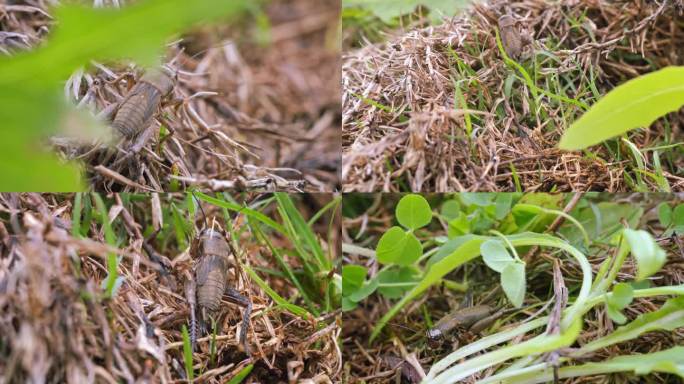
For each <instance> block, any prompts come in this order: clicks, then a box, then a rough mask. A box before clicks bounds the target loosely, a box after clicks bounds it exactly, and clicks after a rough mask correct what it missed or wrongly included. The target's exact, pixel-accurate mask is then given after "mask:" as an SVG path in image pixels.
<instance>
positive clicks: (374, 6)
mask: <svg viewBox="0 0 684 384" xmlns="http://www.w3.org/2000/svg"><path fill="white" fill-rule="evenodd" d="M470 1H471V0H343V1H342V4H343V6H344V7H345V8H346V7H361V8H364V9H368V10H369V11H371V12H373V14H375V15H376V16H377V17H378V18H379V19H381V20H382V21H383V22H384V23H387V24H389V23H390V22H391V21H392V19H394V18H395V17H399V16H402V15H407V14H410V13H413V12H414V11H415V10H416V7H417V6H419V5H423V6H426V7H427V8H429V9H430V17H431V18H432V19H433V20H434V21H437V20H439V18H440V17H442V16H446V17H449V16H454V15H456V14H457V13H458V12H459V11H461V10H463V9H465V8H466V7H467V6H468V4H469V3H470Z"/></svg>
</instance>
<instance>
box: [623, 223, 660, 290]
mask: <svg viewBox="0 0 684 384" xmlns="http://www.w3.org/2000/svg"><path fill="white" fill-rule="evenodd" d="M623 233H624V236H625V239H626V240H627V243H628V244H629V247H630V250H631V251H632V255H633V256H634V259H635V261H636V264H637V280H643V279H646V278H648V277H649V276H651V275H653V274H655V273H656V272H658V271H659V270H660V268H662V266H663V265H664V264H665V261H666V259H667V255H666V254H665V251H663V250H662V249H661V248H660V246H659V245H658V243H656V241H655V239H654V238H653V236H651V234H650V233H648V232H646V231H643V230H633V229H625V230H624V232H623Z"/></svg>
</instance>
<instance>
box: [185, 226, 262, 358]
mask: <svg viewBox="0 0 684 384" xmlns="http://www.w3.org/2000/svg"><path fill="white" fill-rule="evenodd" d="M192 253H193V256H195V257H196V258H197V262H196V264H195V267H194V276H193V280H194V281H193V282H192V283H191V286H190V287H188V288H186V295H187V296H188V301H189V302H190V306H191V308H190V311H191V323H192V324H191V339H192V343H193V346H194V344H195V341H196V326H197V320H196V315H195V304H196V306H197V309H198V310H199V315H200V316H199V317H200V321H201V323H200V324H201V325H202V326H201V329H203V331H202V332H204V330H205V329H206V325H207V324H208V322H209V321H216V320H217V319H216V317H217V316H218V315H219V312H220V311H219V310H220V307H221V300H222V298H223V297H226V298H227V299H228V301H230V302H232V303H234V304H238V305H240V306H242V307H245V310H244V313H243V316H242V324H241V325H240V335H239V339H240V344H242V345H243V347H244V349H245V352H246V353H247V354H249V353H250V352H249V347H248V345H247V330H248V329H249V319H250V315H251V312H252V302H251V301H250V300H249V298H247V297H246V296H243V295H242V294H240V293H239V292H238V291H237V290H235V289H234V288H232V287H230V281H229V279H230V271H231V270H232V269H234V267H235V264H234V262H235V261H234V255H233V252H232V251H231V248H230V246H229V245H228V242H227V241H226V239H225V237H224V236H223V235H222V234H221V233H220V232H219V231H217V230H214V229H213V228H207V229H204V230H202V231H201V232H200V234H199V236H198V237H197V238H196V239H195V242H194V243H193V246H192ZM195 300H196V301H195Z"/></svg>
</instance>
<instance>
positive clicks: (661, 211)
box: [658, 203, 672, 228]
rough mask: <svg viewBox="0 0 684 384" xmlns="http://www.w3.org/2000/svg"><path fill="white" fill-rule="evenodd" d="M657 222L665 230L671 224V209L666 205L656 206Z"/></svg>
mask: <svg viewBox="0 0 684 384" xmlns="http://www.w3.org/2000/svg"><path fill="white" fill-rule="evenodd" d="M658 220H660V225H662V226H663V227H665V228H667V227H669V226H670V224H671V223H672V208H671V207H670V204H668V203H660V204H658Z"/></svg>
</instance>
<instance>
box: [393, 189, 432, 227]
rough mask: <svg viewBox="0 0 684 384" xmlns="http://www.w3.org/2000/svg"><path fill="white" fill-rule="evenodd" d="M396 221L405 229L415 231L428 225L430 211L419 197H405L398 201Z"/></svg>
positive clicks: (413, 195) (425, 201)
mask: <svg viewBox="0 0 684 384" xmlns="http://www.w3.org/2000/svg"><path fill="white" fill-rule="evenodd" d="M395 213H396V216H397V221H398V222H399V224H401V225H403V226H404V227H405V228H408V229H411V230H416V229H418V228H421V227H424V226H426V225H428V224H430V221H432V210H431V209H430V204H428V202H427V200H425V198H424V197H423V196H421V195H415V194H410V195H405V196H404V197H402V198H401V200H399V204H397V209H396V212H395Z"/></svg>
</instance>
